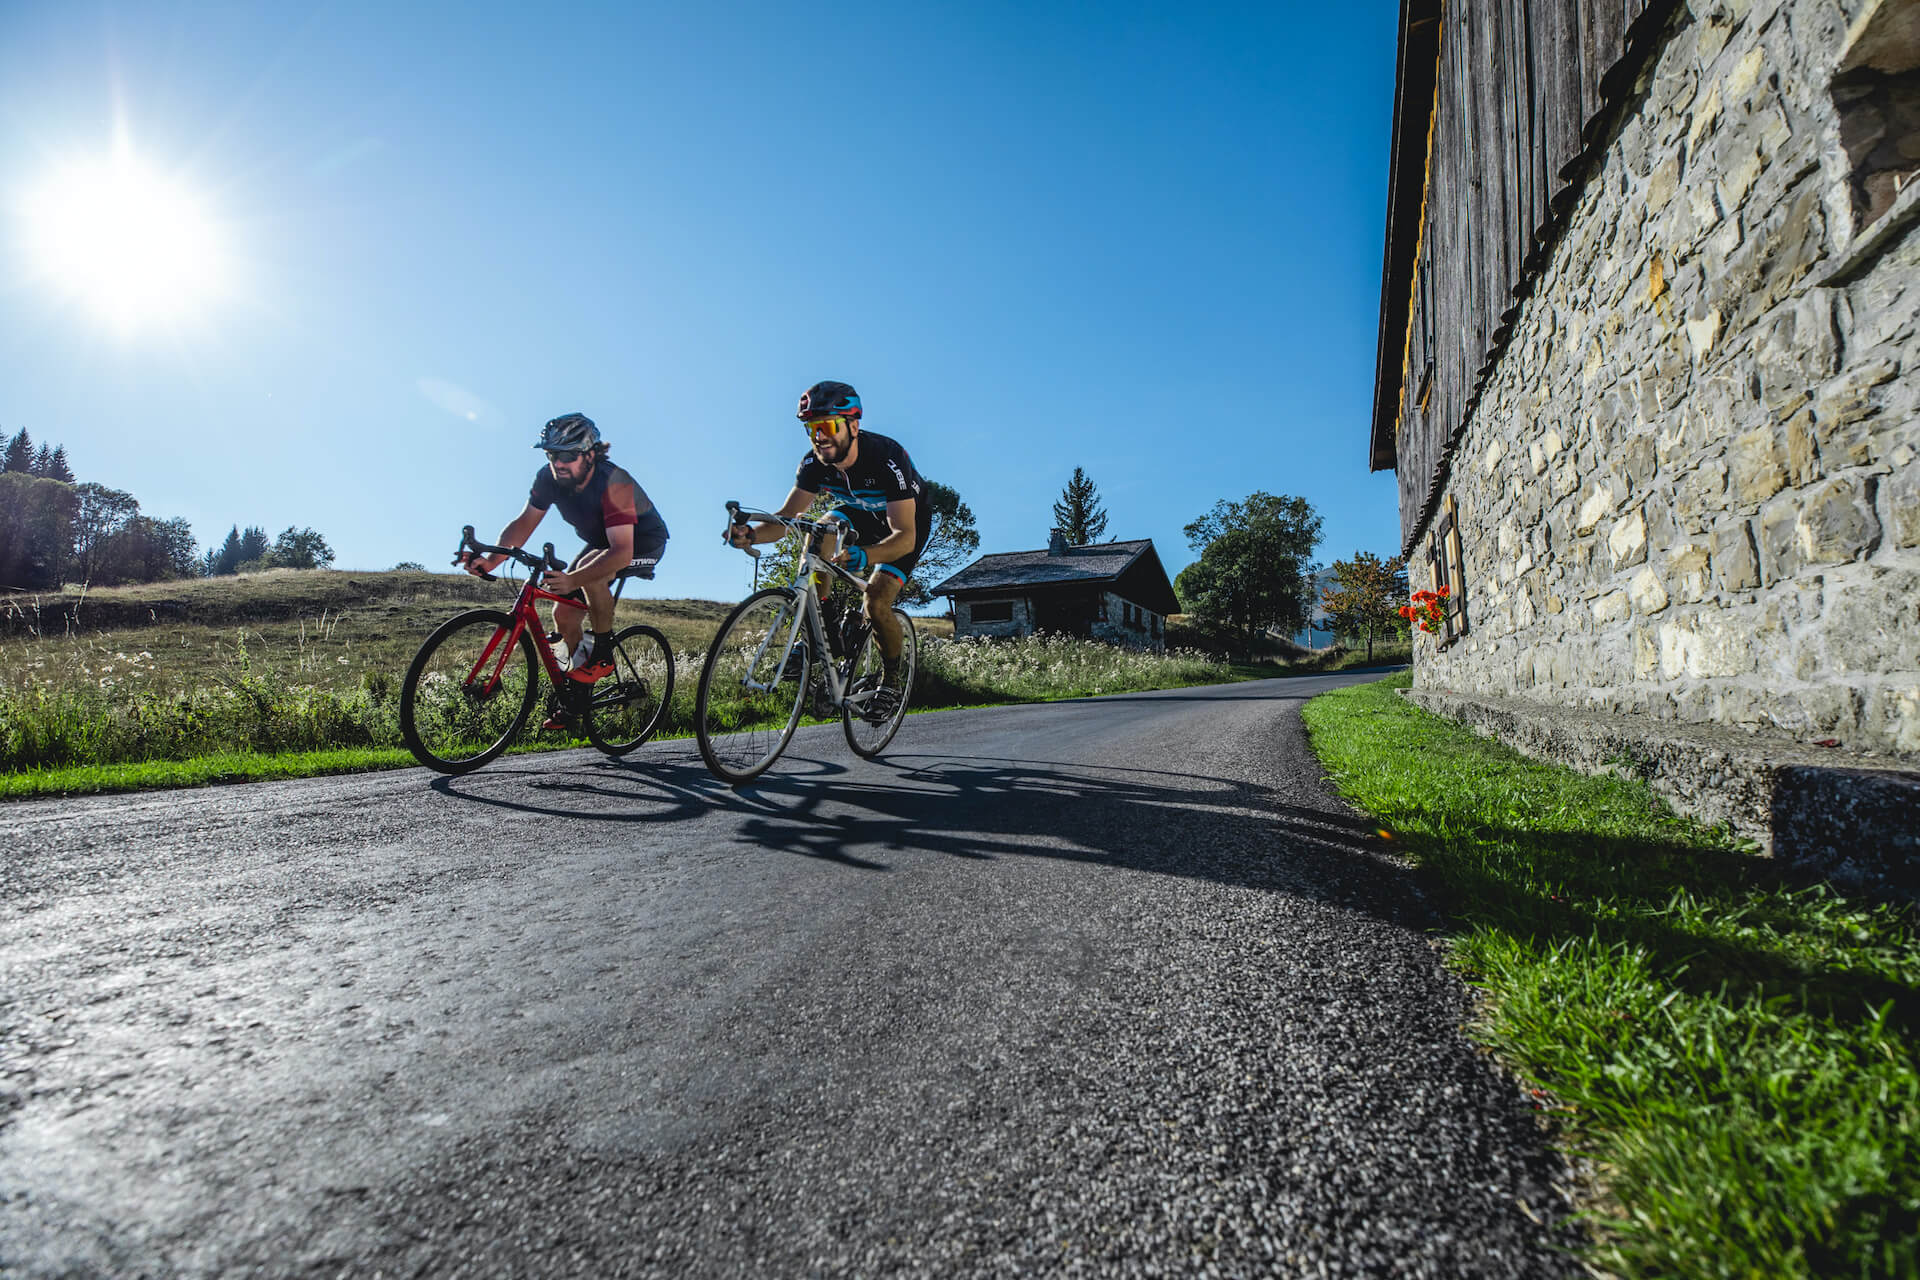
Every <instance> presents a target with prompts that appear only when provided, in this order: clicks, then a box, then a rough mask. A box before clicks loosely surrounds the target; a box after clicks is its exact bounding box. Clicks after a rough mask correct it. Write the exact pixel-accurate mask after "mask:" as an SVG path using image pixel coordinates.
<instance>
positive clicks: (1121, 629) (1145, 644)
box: [1092, 591, 1166, 650]
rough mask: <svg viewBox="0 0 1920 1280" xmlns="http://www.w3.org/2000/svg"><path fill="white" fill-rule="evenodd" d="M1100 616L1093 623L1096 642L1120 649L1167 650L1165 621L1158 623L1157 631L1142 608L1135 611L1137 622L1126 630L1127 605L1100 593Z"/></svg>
mask: <svg viewBox="0 0 1920 1280" xmlns="http://www.w3.org/2000/svg"><path fill="white" fill-rule="evenodd" d="M1100 602H1101V606H1102V609H1101V616H1100V617H1099V618H1098V619H1096V620H1095V621H1094V623H1093V629H1092V634H1093V638H1094V639H1095V640H1102V641H1105V642H1106V643H1107V644H1113V645H1119V646H1121V647H1123V648H1127V649H1154V650H1159V649H1164V648H1166V619H1164V618H1161V619H1159V623H1160V625H1159V628H1158V629H1157V630H1156V628H1155V626H1154V620H1155V615H1154V614H1153V613H1151V612H1149V611H1148V610H1146V609H1143V608H1136V609H1135V613H1136V615H1137V616H1138V617H1139V619H1140V620H1139V622H1137V623H1135V624H1134V625H1133V626H1128V625H1127V622H1126V618H1127V607H1128V603H1129V602H1128V601H1127V600H1126V599H1125V598H1124V597H1121V596H1117V595H1115V594H1114V593H1113V592H1111V591H1107V592H1103V593H1101V597H1100Z"/></svg>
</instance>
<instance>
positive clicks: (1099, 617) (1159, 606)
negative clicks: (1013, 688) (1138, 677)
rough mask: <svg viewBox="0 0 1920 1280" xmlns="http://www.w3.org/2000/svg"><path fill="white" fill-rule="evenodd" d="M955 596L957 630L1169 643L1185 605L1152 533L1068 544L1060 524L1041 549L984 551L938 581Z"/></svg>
mask: <svg viewBox="0 0 1920 1280" xmlns="http://www.w3.org/2000/svg"><path fill="white" fill-rule="evenodd" d="M933 593H934V594H935V595H940V596H947V597H949V598H950V599H951V600H952V602H953V634H954V635H955V636H956V637H963V636H1026V635H1032V634H1033V633H1035V632H1036V631H1048V632H1055V633H1059V634H1065V635H1076V636H1087V637H1089V638H1091V639H1095V640H1104V641H1106V642H1107V643H1109V644H1116V645H1124V646H1126V647H1128V648H1134V649H1155V650H1159V649H1164V648H1165V647H1166V643H1167V640H1166V633H1167V632H1166V619H1167V615H1168V614H1170V613H1177V612H1179V610H1180V602H1179V599H1178V597H1176V596H1175V595H1174V593H1173V584H1172V583H1171V582H1169V581H1168V580H1167V571H1166V569H1165V568H1163V567H1162V566H1161V564H1160V557H1159V555H1158V554H1157V553H1156V552H1155V551H1154V549H1153V540H1152V539H1150V538H1142V539H1140V540H1139V541H1137V542H1094V543H1087V544H1084V545H1081V546H1069V545H1068V543H1067V540H1066V538H1065V537H1063V536H1062V535H1061V533H1060V531H1059V530H1058V529H1056V530H1054V531H1053V537H1052V539H1051V540H1050V542H1049V543H1048V545H1047V547H1046V548H1045V549H1043V550H1039V551H1008V552H1003V553H1001V554H998V555H990V556H981V557H980V558H979V559H978V560H975V561H974V562H973V563H972V564H970V565H968V566H967V567H966V568H964V569H962V570H960V572H958V573H956V574H954V575H953V576H952V577H951V578H948V579H947V580H946V581H945V582H942V583H940V584H939V585H938V586H936V587H935V588H934V589H933Z"/></svg>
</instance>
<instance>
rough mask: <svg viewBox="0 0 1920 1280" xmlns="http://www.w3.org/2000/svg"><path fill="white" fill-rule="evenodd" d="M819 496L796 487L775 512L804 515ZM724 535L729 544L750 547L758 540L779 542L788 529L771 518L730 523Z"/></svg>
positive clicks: (785, 515) (778, 513) (780, 514)
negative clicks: (752, 521) (747, 522)
mask: <svg viewBox="0 0 1920 1280" xmlns="http://www.w3.org/2000/svg"><path fill="white" fill-rule="evenodd" d="M818 496H819V495H818V494H813V493H808V492H807V491H806V490H805V489H794V490H792V491H791V492H789V493H788V494H787V500H786V501H785V502H783V503H781V504H780V509H779V510H778V511H776V512H774V513H773V514H775V515H777V516H784V517H787V518H792V517H793V516H797V515H804V514H805V513H806V510H807V508H808V507H811V506H812V505H813V500H814V499H815V498H816V497H818ZM724 536H725V538H726V540H727V545H728V546H734V547H750V546H752V545H753V544H754V543H756V542H778V541H780V539H782V538H784V537H786V536H787V529H786V526H785V525H780V524H775V523H774V522H773V521H771V520H758V521H755V522H754V523H752V524H747V525H738V524H730V525H728V526H727V531H726V534H725V535H724Z"/></svg>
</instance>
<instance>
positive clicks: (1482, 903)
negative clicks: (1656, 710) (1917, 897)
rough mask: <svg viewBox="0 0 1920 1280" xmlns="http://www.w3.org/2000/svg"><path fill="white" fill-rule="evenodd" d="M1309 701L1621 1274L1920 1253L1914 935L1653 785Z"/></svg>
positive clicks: (1703, 1272)
mask: <svg viewBox="0 0 1920 1280" xmlns="http://www.w3.org/2000/svg"><path fill="white" fill-rule="evenodd" d="M1407 683H1408V678H1407V677H1406V676H1404V675H1402V676H1397V677H1394V678H1392V679H1390V680H1386V681H1381V682H1377V683H1374V684H1369V685H1363V686H1359V687H1356V688H1352V689H1347V690H1342V691H1339V692H1336V693H1331V694H1327V695H1325V696H1323V697H1321V698H1317V699H1315V700H1314V701H1313V702H1311V703H1309V704H1308V705H1307V708H1306V712H1305V715H1306V720H1307V725H1308V729H1309V732H1310V733H1311V735H1312V739H1313V743H1314V747H1315V749H1316V750H1317V751H1318V753H1319V754H1320V757H1321V759H1322V760H1323V762H1324V763H1325V764H1326V767H1327V769H1328V771H1329V773H1330V774H1331V775H1332V776H1333V778H1334V779H1335V781H1336V783H1337V784H1338V786H1339V787H1340V790H1341V791H1342V793H1343V794H1345V795H1346V796H1347V797H1348V798H1349V799H1350V800H1352V801H1353V802H1354V803H1355V804H1356V805H1358V806H1359V807H1361V808H1363V809H1365V810H1367V811H1369V812H1370V813H1372V814H1374V815H1376V817H1377V818H1378V820H1379V821H1380V823H1381V827H1382V831H1383V833H1384V834H1385V835H1386V836H1387V837H1388V838H1389V839H1391V840H1392V841H1393V842H1394V843H1395V845H1396V846H1398V847H1400V848H1402V849H1403V850H1404V851H1406V852H1407V853H1408V854H1409V855H1410V856H1411V857H1413V858H1414V859H1415V860H1416V861H1417V862H1418V863H1419V864H1420V866H1421V867H1422V868H1424V870H1425V871H1426V873H1427V874H1428V875H1430V876H1431V878H1432V879H1433V881H1434V882H1435V883H1436V884H1437V886H1438V887H1439V890H1440V893H1441V895H1442V898H1443V900H1444V902H1445V903H1446V905H1447V907H1448V909H1449V911H1450V913H1451V916H1452V918H1453V919H1454V920H1455V921H1456V922H1457V927H1456V930H1455V932H1454V935H1453V937H1452V939H1451V956H1452V958H1453V961H1454V963H1455V964H1456V965H1457V966H1458V967H1459V969H1460V970H1461V972H1462V973H1463V974H1464V975H1465V976H1466V978H1467V979H1468V980H1469V981H1470V982H1472V983H1473V984H1475V985H1476V986H1477V987H1479V988H1480V989H1481V991H1483V992H1484V994H1485V999H1484V1000H1483V1001H1482V1003H1481V1006H1480V1014H1479V1020H1478V1022H1477V1024H1476V1026H1475V1027H1474V1028H1473V1030H1474V1032H1475V1034H1476V1035H1478V1036H1479V1037H1480V1038H1481V1039H1482V1040H1483V1041H1484V1042H1485V1043H1486V1044H1488V1045H1489V1046H1490V1047H1492V1048H1493V1049H1494V1050H1495V1051H1496V1052H1497V1053H1499V1054H1500V1055H1501V1057H1502V1058H1503V1059H1505V1060H1506V1061H1507V1062H1509V1063H1510V1064H1512V1066H1513V1067H1514V1068H1515V1069H1517V1070H1518V1071H1519V1072H1520V1073H1522V1074H1523V1075H1524V1076H1525V1077H1526V1078H1528V1079H1529V1080H1531V1081H1532V1082H1533V1084H1534V1085H1535V1086H1536V1087H1537V1088H1538V1090H1539V1091H1540V1092H1539V1097H1540V1100H1541V1102H1542V1104H1543V1105H1544V1106H1546V1107H1548V1108H1550V1109H1551V1110H1552V1111H1553V1112H1554V1113H1555V1115H1556V1116H1557V1117H1558V1118H1559V1120H1560V1121H1561V1123H1562V1129H1563V1133H1564V1134H1565V1137H1566V1140H1567V1142H1568V1144H1569V1146H1570V1147H1571V1148H1572V1149H1573V1150H1574V1151H1576V1152H1578V1153H1580V1154H1582V1155H1584V1156H1586V1157H1588V1158H1590V1159H1591V1160H1592V1161H1593V1162H1594V1163H1595V1167H1596V1168H1597V1169H1598V1170H1599V1174H1600V1178H1601V1182H1602V1184H1603V1185H1602V1191H1601V1193H1600V1194H1598V1195H1597V1196H1596V1197H1595V1200H1594V1203H1593V1204H1592V1205H1591V1206H1590V1208H1589V1213H1590V1215H1591V1220H1592V1225H1593V1228H1594V1243H1593V1246H1592V1249H1591V1254H1590V1258H1589V1260H1590V1261H1591V1262H1593V1263H1594V1264H1596V1265H1598V1266H1601V1267H1604V1268H1606V1269H1608V1270H1610V1271H1613V1272H1616V1273H1618V1274H1620V1275H1624V1276H1727V1277H1735V1276H1738V1277H1774V1276H1915V1275H1920V1069H1917V1068H1916V1061H1917V1059H1920V1042H1917V1041H1920V942H1917V941H1916V935H1915V929H1914V926H1913V919H1912V917H1911V916H1910V915H1908V914H1905V913H1903V912H1901V911H1899V910H1896V909H1895V908H1892V907H1889V906H1885V905H1873V904H1868V903H1864V902H1859V901H1854V900H1851V899H1849V898H1847V897H1845V896H1843V895H1841V894H1839V893H1837V892H1836V891H1834V890H1833V889H1831V888H1829V887H1827V886H1824V885H1821V884H1806V883H1802V884H1796V883H1793V882H1791V881H1789V880H1788V879H1786V878H1785V877H1784V876H1783V875H1782V874H1781V873H1780V871H1779V869H1778V868H1777V867H1776V866H1775V865H1774V864H1773V863H1772V862H1771V861H1770V860H1767V859H1764V858H1761V857H1758V856H1756V855H1754V854H1753V853H1752V852H1751V851H1750V850H1747V849H1744V848H1742V847H1741V846H1740V845H1739V844H1738V842H1736V841H1735V840H1734V839H1733V838H1732V837H1730V836H1729V835H1728V834H1727V833H1726V832H1725V831H1721V830H1709V829H1706V828H1703V827H1701V826H1699V825H1697V824H1694V823H1691V822H1689V821H1687V820H1685V819H1683V818H1680V817H1678V816H1676V815H1675V814H1674V813H1673V812H1672V811H1671V810H1669V809H1668V808H1667V807H1666V806H1665V805H1664V804H1663V803H1662V802H1661V801H1660V800H1659V799H1658V798H1657V797H1656V796H1655V795H1654V794H1653V793H1652V792H1651V791H1649V790H1648V789H1647V788H1646V787H1645V786H1644V785H1642V784H1640V783H1638V782H1636V781H1632V780H1628V779H1622V778H1615V777H1586V776H1583V775H1581V774H1578V773H1574V772H1571V771H1569V770H1565V769H1561V768H1557V767H1554V766H1551V765H1546V764H1541V763H1538V762H1535V761H1532V760H1528V759H1527V758H1525V757H1523V756H1520V755H1518V754H1517V753H1515V752H1513V751H1510V750H1508V749H1507V748H1505V747H1502V746H1500V745H1498V744H1495V743H1492V742H1489V741H1486V740H1484V739H1482V738H1480V737H1478V736H1476V735H1475V734H1474V733H1472V732H1471V731H1469V730H1467V729H1465V728H1463V727H1461V726H1459V725H1456V724H1453V723H1451V722H1449V721H1446V720H1443V719H1440V718H1438V717H1435V716H1431V715H1428V714H1427V713H1425V712H1423V711H1421V710H1419V709H1418V708H1416V707H1413V706H1411V705H1409V704H1408V703H1406V702H1405V700H1404V699H1402V698H1400V697H1399V696H1398V695H1397V694H1395V693H1394V692H1393V690H1394V689H1395V688H1401V687H1405V686H1406V685H1407Z"/></svg>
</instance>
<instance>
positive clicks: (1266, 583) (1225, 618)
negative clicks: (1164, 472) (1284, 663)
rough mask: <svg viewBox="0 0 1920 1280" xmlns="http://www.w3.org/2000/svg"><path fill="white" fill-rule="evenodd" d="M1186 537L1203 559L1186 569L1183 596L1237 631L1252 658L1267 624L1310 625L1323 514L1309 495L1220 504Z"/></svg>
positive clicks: (1210, 620) (1192, 607)
mask: <svg viewBox="0 0 1920 1280" xmlns="http://www.w3.org/2000/svg"><path fill="white" fill-rule="evenodd" d="M1186 535H1187V542H1188V544H1189V545H1190V546H1191V547H1192V548H1193V549H1194V550H1195V551H1197V552H1199V553H1200V559H1199V561H1198V562H1197V563H1195V564H1192V565H1189V566H1188V567H1187V568H1186V569H1185V570H1183V571H1182V572H1181V575H1180V580H1181V582H1183V583H1184V584H1185V586H1184V589H1183V590H1182V591H1181V600H1182V602H1183V604H1184V606H1185V608H1186V609H1187V611H1188V612H1189V613H1193V614H1196V615H1198V617H1199V619H1200V621H1201V623H1202V625H1204V626H1207V627H1211V628H1218V629H1221V630H1230V631H1232V632H1233V633H1234V634H1235V635H1236V636H1238V637H1239V638H1240V640H1241V644H1242V648H1243V650H1244V651H1245V652H1246V653H1247V654H1248V656H1251V655H1252V653H1253V647H1254V641H1255V639H1256V638H1257V637H1258V635H1259V633H1260V632H1261V631H1262V630H1264V629H1267V628H1273V629H1276V630H1279V631H1283V632H1286V633H1289V634H1291V633H1292V632H1295V631H1298V630H1299V629H1300V628H1301V627H1302V626H1304V625H1305V624H1306V619H1307V616H1308V607H1307V590H1308V588H1307V576H1308V574H1310V573H1311V572H1312V569H1313V566H1312V564H1311V563H1310V562H1311V560H1312V557H1313V550H1314V548H1315V547H1316V546H1318V545H1319V543H1320V516H1319V515H1318V514H1317V513H1316V512H1315V511H1314V509H1313V507H1312V505H1311V504H1310V503H1308V502H1307V500H1306V499H1305V498H1296V497H1292V496H1290V495H1287V494H1277V495H1276V494H1271V493H1266V492H1260V491H1256V492H1254V493H1252V494H1250V495H1248V497H1247V498H1246V500H1245V501H1243V502H1226V501H1221V502H1217V503H1215V504H1214V507H1213V510H1212V511H1210V512H1208V513H1207V514H1206V515H1204V516H1201V517H1200V518H1199V519H1198V520H1195V521H1194V522H1193V523H1191V524H1189V525H1187V527H1186Z"/></svg>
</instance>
